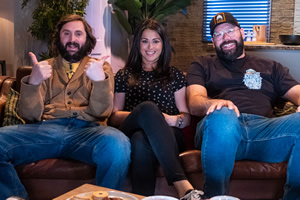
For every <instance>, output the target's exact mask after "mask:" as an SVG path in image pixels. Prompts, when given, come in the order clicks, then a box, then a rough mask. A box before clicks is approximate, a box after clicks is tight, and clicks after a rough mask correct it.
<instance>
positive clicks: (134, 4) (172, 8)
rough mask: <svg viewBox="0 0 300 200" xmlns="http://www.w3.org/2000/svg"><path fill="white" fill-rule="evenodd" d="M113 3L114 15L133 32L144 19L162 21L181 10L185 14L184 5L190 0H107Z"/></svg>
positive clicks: (188, 3)
mask: <svg viewBox="0 0 300 200" xmlns="http://www.w3.org/2000/svg"><path fill="white" fill-rule="evenodd" d="M108 3H110V4H113V5H114V7H115V8H114V9H113V11H114V13H113V14H114V15H116V17H117V18H118V20H119V22H120V24H121V25H122V26H123V28H124V29H125V30H126V31H127V32H128V34H130V35H131V34H133V33H134V31H135V29H136V27H137V26H138V24H139V23H140V22H141V21H143V20H145V19H150V18H152V19H154V20H157V21H160V22H162V21H163V20H164V19H165V18H166V17H167V16H169V15H173V14H176V13H177V12H179V11H182V13H183V14H186V13H187V12H186V7H187V6H189V5H190V3H191V0H116V1H115V2H114V1H113V0H108Z"/></svg>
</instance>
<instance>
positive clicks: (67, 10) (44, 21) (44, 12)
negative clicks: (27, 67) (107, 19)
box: [22, 0, 89, 59]
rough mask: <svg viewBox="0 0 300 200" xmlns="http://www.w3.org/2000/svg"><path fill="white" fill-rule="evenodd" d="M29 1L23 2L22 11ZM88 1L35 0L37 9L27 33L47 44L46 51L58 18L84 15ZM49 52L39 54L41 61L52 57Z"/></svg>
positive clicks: (24, 0)
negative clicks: (69, 15)
mask: <svg viewBox="0 0 300 200" xmlns="http://www.w3.org/2000/svg"><path fill="white" fill-rule="evenodd" d="M29 1H30V0H23V2H22V9H24V8H25V7H26V6H27V4H28V2H29ZM88 3H89V0H58V1H57V0H37V4H38V5H37V7H36V8H35V10H34V11H33V13H32V19H33V22H32V25H31V26H30V27H29V29H28V31H29V32H30V33H31V35H32V37H34V38H36V39H38V40H43V41H45V42H47V44H48V49H50V48H49V47H50V45H51V37H52V35H53V33H54V31H55V26H56V24H57V23H58V22H59V20H60V18H61V17H62V16H64V15H67V14H78V15H80V16H84V15H85V8H86V6H87V5H88ZM52 55H53V54H52V53H51V52H50V50H48V52H43V53H41V54H40V56H41V57H42V59H47V58H50V57H52Z"/></svg>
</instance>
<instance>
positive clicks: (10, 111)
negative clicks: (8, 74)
mask: <svg viewBox="0 0 300 200" xmlns="http://www.w3.org/2000/svg"><path fill="white" fill-rule="evenodd" d="M19 96H20V94H19V92H17V91H15V90H14V89H12V88H10V90H9V92H8V95H7V101H6V104H5V110H4V119H3V124H2V126H11V125H17V124H25V121H24V120H23V119H22V118H21V117H20V116H19V115H18V102H19Z"/></svg>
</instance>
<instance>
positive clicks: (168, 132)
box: [120, 101, 186, 196]
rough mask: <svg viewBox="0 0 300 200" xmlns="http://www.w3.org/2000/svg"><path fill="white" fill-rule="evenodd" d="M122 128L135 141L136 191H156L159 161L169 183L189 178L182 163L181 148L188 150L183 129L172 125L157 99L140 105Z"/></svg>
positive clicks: (133, 185)
mask: <svg viewBox="0 0 300 200" xmlns="http://www.w3.org/2000/svg"><path fill="white" fill-rule="evenodd" d="M120 129H121V131H123V132H124V133H125V134H126V135H127V136H128V137H129V138H130V140H131V148H132V149H131V151H132V153H131V159H132V162H131V169H132V170H131V178H132V187H133V188H132V189H133V193H137V194H141V195H145V196H149V195H153V194H154V190H155V181H156V170H157V167H158V163H159V164H160V166H161V167H162V169H163V171H164V174H165V176H166V178H167V181H168V184H169V185H171V184H172V183H173V182H175V181H180V180H185V179H186V176H185V174H184V172H183V170H182V167H181V165H180V162H179V150H180V151H183V150H184V141H183V132H182V130H181V129H179V128H175V127H170V126H169V125H168V124H167V122H166V120H165V118H164V116H163V114H162V112H161V111H160V109H159V108H158V107H157V106H156V105H155V104H154V103H153V102H150V101H147V102H143V103H141V104H140V105H139V106H137V107H136V108H135V109H134V110H133V111H132V112H131V113H130V114H129V115H128V117H127V118H126V120H125V121H124V123H123V124H122V126H121V127H120Z"/></svg>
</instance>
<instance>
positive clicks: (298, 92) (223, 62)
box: [187, 12, 300, 200]
mask: <svg viewBox="0 0 300 200" xmlns="http://www.w3.org/2000/svg"><path fill="white" fill-rule="evenodd" d="M210 29H211V35H212V42H213V46H214V48H215V49H216V54H217V56H207V57H199V59H197V60H196V61H195V62H193V63H192V64H191V66H190V68H189V70H188V74H187V82H188V87H187V93H188V95H187V96H188V105H189V109H190V112H191V114H192V115H197V116H201V117H203V119H202V120H201V121H200V122H199V124H198V126H197V130H196V136H195V147H196V148H198V149H201V154H202V158H201V160H202V168H203V173H204V194H205V196H206V197H207V198H210V197H212V196H216V195H224V194H227V192H228V183H229V179H230V176H231V173H232V170H233V166H234V162H235V160H242V159H247V160H256V161H263V162H270V163H275V162H283V161H288V169H287V181H286V185H285V193H284V196H283V199H284V200H292V199H299V198H300V170H299V165H300V139H299V137H300V114H299V112H296V113H294V114H291V115H288V116H284V117H278V118H270V117H271V116H272V113H273V106H274V104H275V102H276V101H277V100H278V99H279V98H283V99H285V100H289V101H291V102H293V103H294V104H296V105H297V106H299V105H300V85H299V83H298V82H297V81H295V80H294V79H293V78H292V76H291V75H290V74H289V73H288V70H287V69H286V68H285V67H283V66H282V65H281V64H280V63H277V62H275V61H272V60H267V59H263V58H258V57H254V56H250V55H247V54H246V53H245V50H244V38H245V33H244V30H243V28H241V27H240V24H239V23H238V21H237V20H236V19H235V18H234V17H233V16H232V15H231V13H226V12H223V13H218V14H217V15H216V16H214V17H213V19H212V20H211V22H210ZM299 110H300V109H299V107H298V110H297V111H299Z"/></svg>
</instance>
